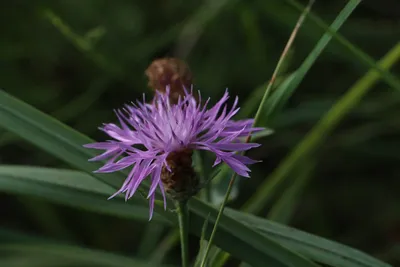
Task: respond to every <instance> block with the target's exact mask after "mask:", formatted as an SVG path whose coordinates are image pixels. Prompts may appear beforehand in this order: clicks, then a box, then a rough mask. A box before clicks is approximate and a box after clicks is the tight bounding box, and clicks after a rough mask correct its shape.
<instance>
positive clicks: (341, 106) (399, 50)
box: [243, 43, 400, 213]
mask: <svg viewBox="0 0 400 267" xmlns="http://www.w3.org/2000/svg"><path fill="white" fill-rule="evenodd" d="M399 59H400V43H398V44H396V45H395V46H394V47H393V48H392V50H390V51H389V52H388V54H387V55H386V56H385V57H384V58H383V59H382V60H381V61H380V62H379V65H380V66H381V67H382V68H383V69H389V68H390V67H391V66H392V65H394V64H395V63H396V62H397V61H398V60H399ZM380 77H381V76H380V74H379V73H378V72H377V71H376V70H370V71H369V72H368V73H367V74H366V75H365V76H364V77H363V78H361V79H360V80H358V81H357V82H356V83H355V84H354V85H353V86H352V87H351V88H350V89H349V90H348V91H347V93H345V94H344V96H342V97H341V98H340V99H339V100H338V101H337V102H336V104H335V105H334V106H333V107H332V108H331V109H330V110H329V111H328V112H327V114H326V115H325V116H324V117H323V118H322V119H321V120H320V121H319V122H318V123H317V125H316V126H314V127H313V128H312V130H311V131H310V132H309V133H308V134H307V135H306V137H305V138H304V139H303V140H302V141H301V142H300V143H299V144H298V145H297V146H296V147H295V149H294V150H293V151H292V152H291V153H290V155H289V156H287V157H286V158H285V159H284V160H283V162H282V163H281V164H280V165H279V166H278V167H277V168H276V169H275V170H274V172H273V173H272V174H271V175H270V177H268V178H267V179H266V180H265V182H264V183H263V184H262V185H261V186H260V187H259V189H258V190H257V191H256V192H255V194H254V195H253V196H252V197H251V198H250V200H248V202H247V203H246V204H245V205H244V207H243V210H245V211H247V212H252V213H256V212H258V211H259V210H260V209H261V208H262V207H263V206H264V205H265V203H266V202H267V201H269V200H270V198H271V197H272V193H273V191H274V190H275V189H276V188H277V187H278V186H279V185H280V183H282V182H283V181H284V179H285V177H287V175H288V174H289V173H290V172H291V171H292V170H293V169H294V168H295V167H296V166H297V164H298V163H299V162H300V161H301V159H302V158H304V157H307V156H309V155H310V153H311V152H313V151H314V150H315V149H316V148H317V146H318V145H319V144H320V143H321V142H322V141H323V140H324V138H325V137H326V136H328V134H330V132H331V131H332V130H333V129H334V128H335V126H336V125H337V124H338V123H339V122H340V121H341V120H342V118H343V117H344V116H345V115H346V114H347V113H348V112H349V111H350V110H351V109H352V108H353V107H354V106H355V105H357V104H358V103H359V101H360V100H361V98H362V97H363V96H364V95H365V94H366V93H367V92H368V90H369V89H370V88H372V87H373V86H374V85H375V84H376V83H377V82H378V81H379V79H380Z"/></svg>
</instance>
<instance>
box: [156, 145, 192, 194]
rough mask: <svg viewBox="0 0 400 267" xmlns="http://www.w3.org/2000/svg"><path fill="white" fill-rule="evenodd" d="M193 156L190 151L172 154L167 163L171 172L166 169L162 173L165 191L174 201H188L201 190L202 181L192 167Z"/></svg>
mask: <svg viewBox="0 0 400 267" xmlns="http://www.w3.org/2000/svg"><path fill="white" fill-rule="evenodd" d="M192 154H193V151H192V150H190V149H184V150H181V151H176V152H172V153H170V154H169V155H168V157H167V163H168V166H169V167H170V169H171V171H169V170H168V169H167V168H166V167H163V169H162V171H161V181H162V182H163V185H164V189H165V191H166V192H167V194H168V195H169V196H170V197H171V198H172V199H174V200H178V201H185V200H188V199H189V198H190V197H192V196H193V195H195V194H196V193H197V192H198V191H199V189H200V187H199V184H200V181H199V179H198V176H197V175H196V173H195V171H194V169H193V167H192Z"/></svg>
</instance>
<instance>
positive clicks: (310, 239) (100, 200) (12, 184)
mask: <svg viewBox="0 0 400 267" xmlns="http://www.w3.org/2000/svg"><path fill="white" fill-rule="evenodd" d="M59 172H60V173H62V174H64V175H66V178H67V174H68V173H70V174H71V175H74V176H75V177H76V179H74V178H70V179H71V181H75V180H78V179H80V180H85V179H86V178H88V180H91V179H93V178H92V177H91V176H89V175H88V174H85V173H81V172H77V171H69V170H59V169H48V168H37V167H20V166H1V167H0V190H3V191H7V192H19V193H26V194H28V195H35V196H38V197H42V198H45V199H48V200H51V201H56V202H59V203H62V204H66V205H71V203H76V204H75V206H77V207H80V208H83V209H87V210H93V211H95V212H99V213H105V214H109V215H114V216H118V217H122V218H127V219H134V220H135V219H138V217H137V216H138V214H137V213H144V214H143V216H142V218H143V219H147V218H148V217H147V215H148V214H147V211H146V212H144V211H143V212H141V210H143V208H144V203H143V202H142V203H143V204H140V203H139V202H140V201H135V200H133V201H128V202H126V203H125V201H124V200H123V199H122V198H116V199H113V200H109V201H107V200H105V199H106V198H107V197H108V194H109V188H108V187H99V188H98V190H96V192H91V191H90V190H91V189H92V187H91V185H90V184H88V183H83V184H79V182H78V183H75V182H69V181H67V182H60V181H56V180H55V179H51V178H50V177H51V175H50V174H52V175H53V174H54V176H53V177H62V175H60V174H59ZM10 174H11V175H10ZM36 174H41V175H42V176H44V177H48V178H38V177H37V175H36ZM67 180H68V178H67ZM32 186H35V187H32ZM83 197H85V198H84V199H83ZM74 199H76V202H71V201H74ZM199 203H201V202H199ZM72 206H74V205H72ZM201 210H204V212H207V210H206V209H204V208H201ZM214 213H215V212H214ZM226 214H227V215H228V216H226V217H225V219H227V220H228V222H231V221H233V222H239V221H240V222H242V223H244V224H245V225H247V226H248V228H250V229H254V230H255V231H257V232H259V233H261V234H263V235H265V236H266V237H268V238H271V239H273V240H274V241H275V242H277V243H279V244H280V245H282V246H287V247H288V248H290V249H292V250H294V251H296V252H298V253H301V254H303V255H305V256H307V257H309V258H310V259H312V260H315V261H320V262H322V263H326V264H329V265H334V266H349V267H356V266H357V267H360V266H362V267H370V266H376V267H379V266H382V267H383V266H385V267H387V266H388V265H386V264H385V263H382V262H380V261H378V260H376V259H374V258H372V257H370V256H368V255H366V254H364V253H362V252H360V251H357V250H355V249H353V248H350V247H347V246H344V245H341V244H338V243H335V242H333V241H329V240H326V239H324V238H321V237H318V236H315V235H312V234H309V233H306V232H303V231H299V230H296V229H294V228H291V227H287V226H284V225H282V224H278V223H274V222H271V221H269V220H265V219H262V218H259V217H256V216H253V215H249V214H245V213H242V212H239V211H235V210H232V209H229V208H227V209H226ZM144 216H146V217H144ZM211 217H212V214H211V213H210V217H209V218H208V217H207V216H206V217H205V220H204V222H207V221H208V220H209V219H210V218H211ZM228 218H233V219H234V220H229V219H228ZM154 219H155V220H159V222H160V223H165V224H167V225H172V223H173V222H171V221H169V220H166V219H163V218H162V217H161V216H159V215H157V214H155V215H154ZM192 219H194V218H192ZM196 219H199V217H197V218H196ZM214 220H215V218H214ZM204 222H200V221H198V220H197V222H196V225H197V226H199V229H200V230H201V231H200V232H199V235H200V236H203V237H206V236H207V235H209V233H208V234H207V231H208V230H207V229H206V227H207V228H210V227H211V226H212V225H211V224H208V225H206V224H205V223H204ZM237 225H239V224H238V223H233V224H231V227H232V229H238V228H237ZM238 230H239V231H242V230H241V228H239V229H238ZM217 235H222V236H221V237H222V238H228V240H227V241H229V240H231V237H229V235H226V234H223V232H221V231H219V232H218V233H217ZM0 236H2V240H9V238H4V233H1V231H0ZM252 236H254V234H253V235H251V237H252ZM255 238H256V237H255ZM256 239H257V238H256ZM267 240H268V239H267ZM232 242H237V241H235V240H234V241H232ZM234 245H235V244H234ZM239 245H240V244H239ZM260 245H261V246H265V244H261V243H260ZM262 260H263V259H261V261H260V262H258V263H259V264H258V265H257V264H254V262H253V264H252V265H254V266H264V265H262V264H261V262H262ZM265 261H267V258H265ZM260 264H261V265H260ZM271 264H274V262H271ZM277 266H281V265H277ZM296 266H298V265H296Z"/></svg>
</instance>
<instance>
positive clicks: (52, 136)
mask: <svg viewBox="0 0 400 267" xmlns="http://www.w3.org/2000/svg"><path fill="white" fill-rule="evenodd" d="M0 127H3V128H5V129H7V130H10V131H12V132H14V133H16V134H18V135H20V136H21V137H23V138H24V139H26V140H27V141H29V142H31V143H33V144H34V145H36V146H38V147H40V148H42V149H44V150H46V151H47V152H49V153H51V154H53V155H54V156H56V157H58V158H60V159H61V160H63V161H65V162H67V163H68V164H71V165H72V166H74V167H77V168H79V169H81V170H83V171H85V172H91V171H92V170H93V169H96V167H98V165H97V164H96V163H93V162H88V161H87V160H88V158H91V157H93V156H94V155H93V153H92V152H91V151H90V150H87V149H84V148H83V147H82V145H83V144H87V143H90V142H93V141H92V140H90V139H89V138H87V137H85V136H83V135H82V134H80V133H78V132H76V131H74V130H72V129H71V128H69V127H68V126H66V125H63V124H62V123H60V122H58V121H56V120H54V119H53V118H51V117H49V116H47V115H45V114H43V113H42V112H40V111H38V110H36V109H34V108H32V107H31V106H29V105H27V104H26V103H23V102H21V101H19V100H16V99H15V98H13V97H12V96H10V95H8V94H7V93H5V92H4V91H1V90H0ZM126 175H127V173H126V172H123V171H122V172H117V173H112V174H108V175H107V176H104V175H100V174H98V173H92V174H91V176H93V177H94V178H96V179H98V181H99V183H100V182H101V183H105V184H107V185H109V186H111V187H112V188H114V190H115V189H116V188H119V187H120V185H121V184H122V182H123V180H124V178H125V177H126ZM143 188H146V189H147V190H148V189H149V185H148V184H143ZM36 190H40V187H37V189H36ZM108 196H109V195H108ZM108 196H107V197H108ZM158 196H159V197H161V196H160V195H158ZM105 199H106V197H104V200H105ZM139 199H140V198H139ZM114 201H116V200H115V199H113V200H112V201H105V203H107V204H108V203H113V202H114ZM127 203H130V201H128V202H127ZM189 207H190V211H191V214H190V217H191V224H190V231H191V232H192V233H194V234H196V235H197V236H200V235H201V228H202V225H203V223H204V220H205V218H206V217H207V216H208V214H210V223H209V224H208V228H207V236H209V234H210V231H209V230H208V229H211V228H212V226H211V223H212V222H214V221H215V219H216V217H217V212H216V210H215V209H214V208H212V207H211V206H208V205H206V204H204V203H202V202H201V201H199V200H197V199H196V198H192V199H191V201H190V202H189ZM155 211H156V212H157V213H159V214H160V215H161V216H163V218H164V219H166V220H167V221H169V222H171V223H174V224H175V225H176V215H175V214H172V213H170V212H164V211H163V208H162V206H159V205H158V203H157V205H156V206H155ZM131 212H132V210H131ZM222 219H223V220H221V223H220V229H219V233H218V235H216V236H215V244H216V245H218V246H219V247H221V248H222V249H224V250H225V251H228V252H230V253H233V254H234V255H235V256H236V257H237V258H238V259H240V260H243V261H246V262H249V263H250V264H252V265H255V266H258V265H262V264H263V263H264V262H265V261H266V260H268V261H270V262H274V263H275V264H278V265H279V266H286V265H290V264H296V265H297V266H310V264H311V263H310V262H309V261H307V260H305V259H304V258H303V257H301V256H300V255H297V254H296V253H293V252H291V251H289V250H287V249H285V248H283V247H281V246H279V245H278V244H277V243H275V242H271V241H270V240H268V238H266V237H263V236H260V235H259V234H258V233H257V232H255V231H253V230H252V229H251V228H249V227H247V226H245V225H243V224H242V223H240V222H237V221H235V219H234V218H230V217H227V216H222ZM232 226H234V227H232Z"/></svg>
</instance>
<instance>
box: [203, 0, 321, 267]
mask: <svg viewBox="0 0 400 267" xmlns="http://www.w3.org/2000/svg"><path fill="white" fill-rule="evenodd" d="M313 3H314V0H309V3H308V5H307V7H306V8H305V9H304V11H303V13H302V14H301V16H300V17H299V20H298V21H297V23H296V26H295V28H294V29H293V31H292V34H291V35H290V37H289V40H288V42H287V43H286V46H285V48H284V49H283V51H282V54H281V56H280V58H279V61H278V63H277V65H276V67H275V70H274V73H273V74H272V77H271V80H270V81H269V83H268V85H267V88H266V89H265V92H264V95H263V97H262V99H261V103H260V105H259V106H258V109H257V112H256V115H255V117H254V122H253V126H255V125H257V123H258V122H259V120H260V117H261V112H262V109H263V107H264V104H265V102H266V100H267V98H268V96H269V93H270V91H271V88H272V86H273V84H274V82H275V79H276V77H277V75H278V73H279V70H280V69H281V67H282V64H283V62H284V60H285V59H286V56H287V54H288V52H289V49H290V47H291V46H292V44H293V41H294V39H295V37H296V35H297V32H298V31H299V29H300V26H301V25H302V24H303V22H304V19H305V17H306V15H307V13H308V12H309V11H310V9H311V6H312V5H313ZM251 137H252V136H251V133H249V135H248V136H247V138H246V141H245V142H246V143H248V142H249V141H250V140H251ZM242 154H244V153H242ZM236 176H237V175H236V173H233V174H232V177H231V180H230V181H229V186H228V189H227V191H226V193H225V197H224V200H223V202H222V204H221V206H220V209H219V212H218V215H217V219H216V221H215V224H214V228H213V230H212V232H211V236H210V239H209V242H208V244H207V249H206V252H205V253H204V257H203V260H202V262H201V265H200V266H201V267H204V266H205V264H206V262H207V257H208V254H209V253H210V250H211V246H212V243H213V239H214V236H215V233H216V232H217V228H218V224H219V220H220V219H221V216H222V214H223V213H224V209H225V206H226V204H227V203H228V200H229V196H230V194H231V191H232V188H233V185H234V184H235V180H236Z"/></svg>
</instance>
